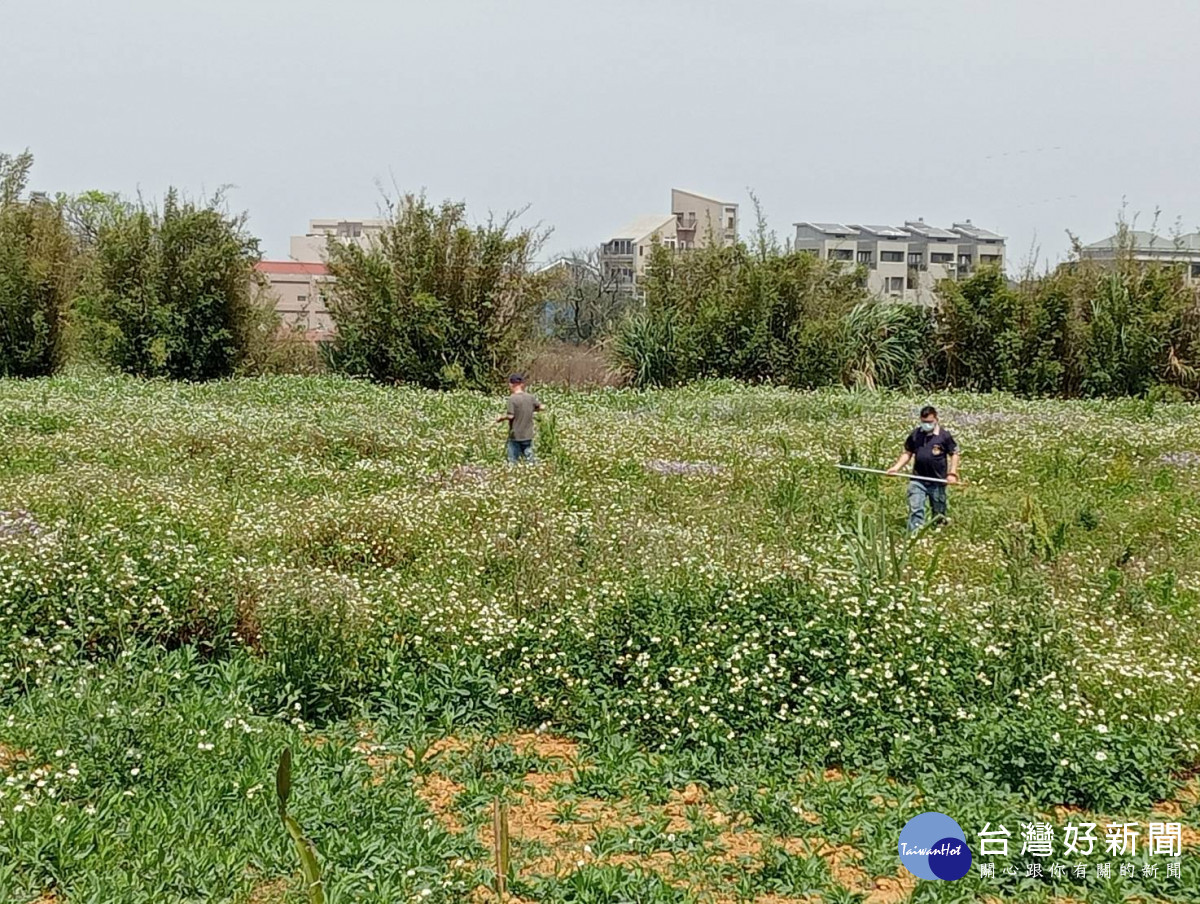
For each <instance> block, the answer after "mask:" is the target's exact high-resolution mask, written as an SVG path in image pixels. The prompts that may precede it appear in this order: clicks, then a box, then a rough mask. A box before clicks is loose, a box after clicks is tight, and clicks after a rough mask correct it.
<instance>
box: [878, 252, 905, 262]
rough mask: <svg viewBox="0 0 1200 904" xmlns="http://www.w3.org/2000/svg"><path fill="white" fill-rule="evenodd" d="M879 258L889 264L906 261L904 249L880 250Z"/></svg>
mask: <svg viewBox="0 0 1200 904" xmlns="http://www.w3.org/2000/svg"><path fill="white" fill-rule="evenodd" d="M879 259H880V260H881V261H883V262H884V263H887V264H902V263H904V252H903V251H880V252H879Z"/></svg>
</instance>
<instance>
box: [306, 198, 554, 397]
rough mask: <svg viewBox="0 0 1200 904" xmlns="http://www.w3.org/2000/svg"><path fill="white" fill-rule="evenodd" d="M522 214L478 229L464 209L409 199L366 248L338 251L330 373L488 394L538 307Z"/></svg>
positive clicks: (531, 234) (531, 240)
mask: <svg viewBox="0 0 1200 904" xmlns="http://www.w3.org/2000/svg"><path fill="white" fill-rule="evenodd" d="M515 221H516V215H515V214H510V215H509V216H507V217H505V218H504V219H501V220H499V221H495V220H490V219H489V220H488V221H487V222H486V223H484V224H482V225H479V226H471V225H469V224H468V222H467V216H466V206H465V205H463V204H455V203H450V202H446V203H443V204H442V205H441V206H440V207H434V206H433V205H432V204H430V203H429V202H428V201H426V200H425V198H424V197H423V196H417V195H406V196H404V197H403V198H401V199H400V201H399V202H397V203H396V204H394V205H392V207H391V211H390V216H389V218H388V224H387V226H386V227H385V228H384V230H383V233H382V234H381V236H380V237H379V239H378V241H377V242H376V243H374V244H372V245H371V246H370V247H368V248H364V247H361V246H359V245H357V244H349V243H333V244H332V245H331V247H330V250H329V269H330V273H332V274H333V276H334V277H336V279H337V282H336V283H335V284H334V285H333V286H332V292H331V298H330V301H329V310H330V313H331V314H332V316H333V319H334V322H335V323H336V325H337V335H336V337H335V338H334V340H333V342H332V343H331V344H330V345H329V347H328V355H329V361H330V364H331V366H332V368H333V369H334V370H337V371H339V372H341V373H345V374H350V375H353V376H364V377H369V378H371V379H373V380H377V381H380V382H397V381H400V382H407V383H415V384H417V385H419V386H424V387H427V388H430V389H452V388H455V387H473V388H485V387H488V386H490V385H493V383H494V381H495V379H496V378H497V377H498V376H499V375H500V374H501V373H502V372H503V371H504V369H505V368H507V367H510V366H511V365H512V364H513V362H514V361H516V359H517V357H518V355H519V351H520V348H521V345H522V343H524V342H525V341H526V340H527V339H528V338H529V337H530V336H531V335H532V332H533V328H534V325H535V322H536V318H537V315H538V313H539V311H540V309H541V307H542V291H541V287H542V284H543V282H544V281H545V280H544V278H543V277H541V276H538V275H536V274H533V273H531V272H530V267H529V264H530V260H531V258H532V256H533V254H534V253H535V252H536V250H537V248H538V247H539V246H540V244H541V239H542V237H541V236H540V235H539V234H538V233H537V232H535V231H534V230H532V229H517V228H516V227H515Z"/></svg>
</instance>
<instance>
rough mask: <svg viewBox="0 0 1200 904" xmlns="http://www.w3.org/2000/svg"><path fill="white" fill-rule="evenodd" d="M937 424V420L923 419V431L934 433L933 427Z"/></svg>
mask: <svg viewBox="0 0 1200 904" xmlns="http://www.w3.org/2000/svg"><path fill="white" fill-rule="evenodd" d="M936 426H937V421H921V432H922V433H932V432H933V428H934V427H936Z"/></svg>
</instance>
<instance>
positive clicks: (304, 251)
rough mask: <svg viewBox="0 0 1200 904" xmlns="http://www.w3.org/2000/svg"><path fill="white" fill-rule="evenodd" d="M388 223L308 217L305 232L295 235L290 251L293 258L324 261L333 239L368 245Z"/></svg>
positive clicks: (384, 221)
mask: <svg viewBox="0 0 1200 904" xmlns="http://www.w3.org/2000/svg"><path fill="white" fill-rule="evenodd" d="M386 225H387V220H309V221H308V232H307V233H306V234H305V235H294V236H292V239H291V244H290V248H289V250H288V254H289V255H290V256H291V258H292V260H296V261H305V262H307V263H314V264H320V263H324V262H325V258H326V255H327V254H328V250H329V240H330V239H335V240H336V241H339V242H354V243H355V244H358V245H362V246H363V247H366V246H367V245H369V244H370V243H371V241H372V240H373V239H374V238H376V237H377V236H378V235H379V233H380V232H382V231H383V228H384V227H385V226H386Z"/></svg>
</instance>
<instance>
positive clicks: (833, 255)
mask: <svg viewBox="0 0 1200 904" xmlns="http://www.w3.org/2000/svg"><path fill="white" fill-rule="evenodd" d="M829 259H830V260H831V261H852V260H854V249H853V248H830V249H829Z"/></svg>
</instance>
